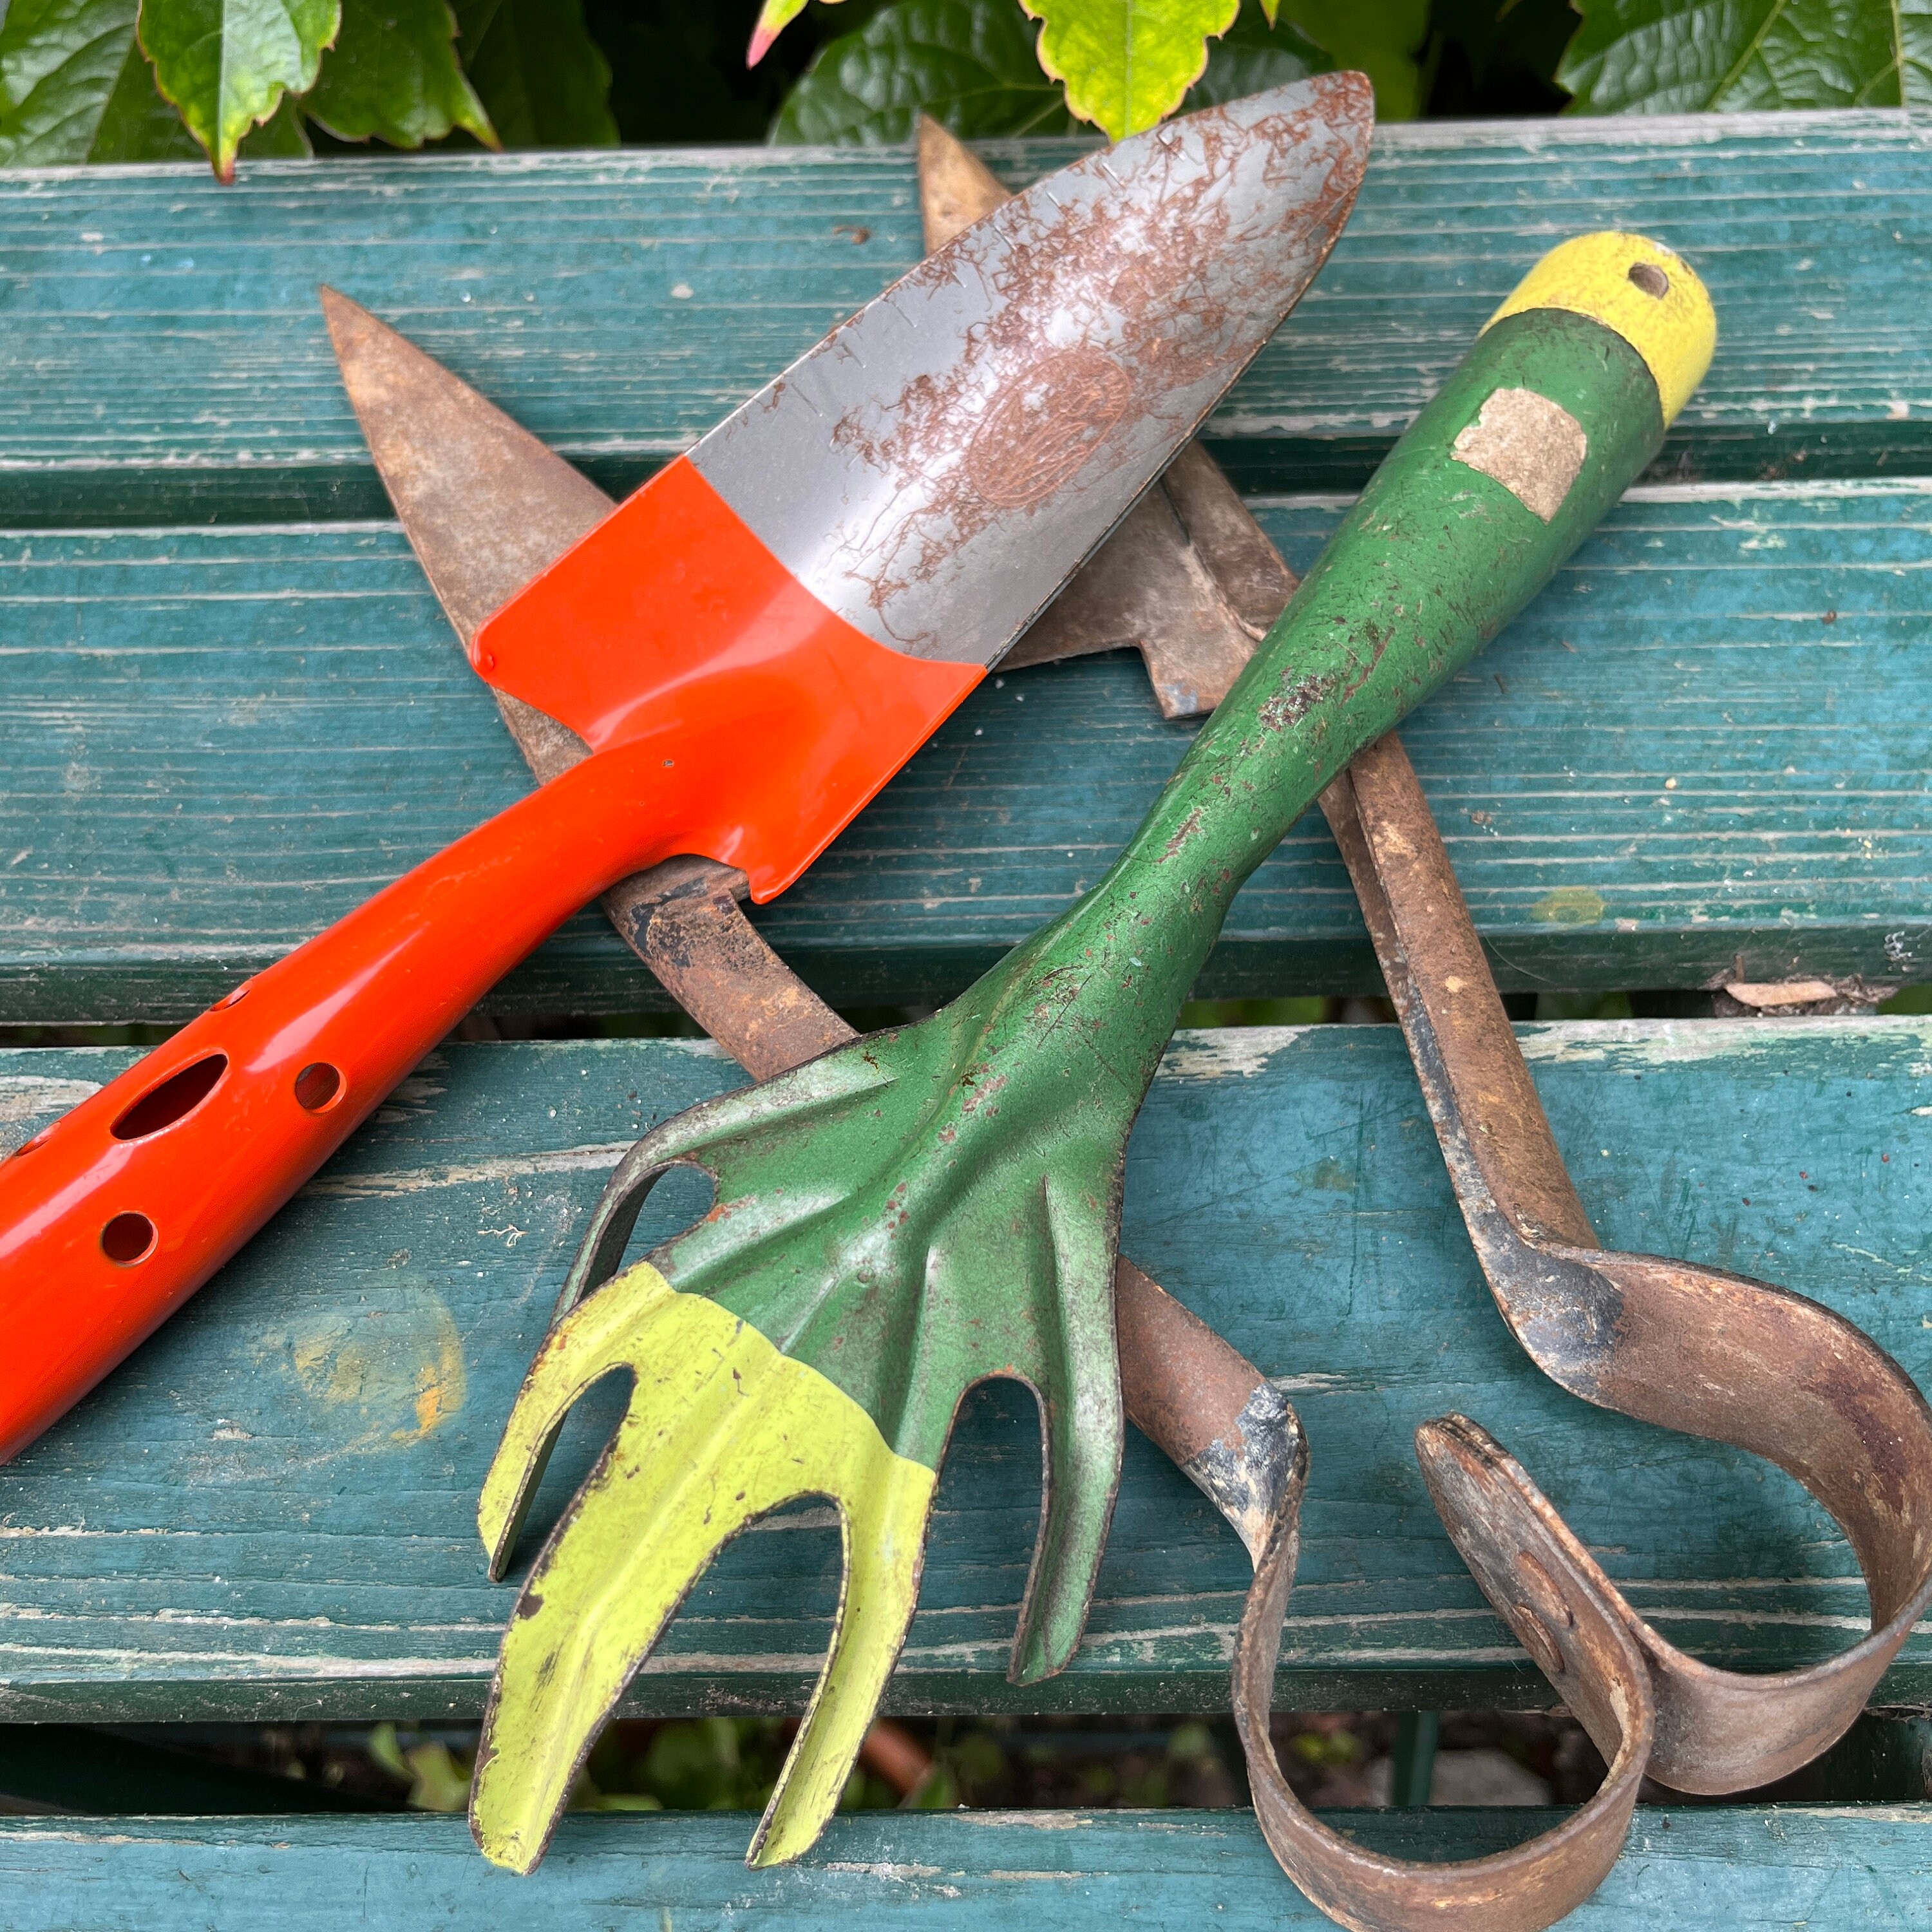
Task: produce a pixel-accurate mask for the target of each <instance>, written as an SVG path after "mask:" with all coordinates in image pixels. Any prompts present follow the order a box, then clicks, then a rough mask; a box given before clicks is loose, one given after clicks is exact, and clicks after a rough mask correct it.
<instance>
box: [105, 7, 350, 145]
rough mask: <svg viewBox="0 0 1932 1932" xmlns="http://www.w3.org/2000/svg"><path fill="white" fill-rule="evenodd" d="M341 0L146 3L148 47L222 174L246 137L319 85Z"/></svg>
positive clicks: (157, 74)
mask: <svg viewBox="0 0 1932 1932" xmlns="http://www.w3.org/2000/svg"><path fill="white" fill-rule="evenodd" d="M340 24H341V5H340V0H141V18H140V36H141V45H142V47H143V48H144V49H145V50H146V52H147V55H148V59H149V60H151V61H152V62H154V80H155V83H156V84H157V86H159V87H160V90H161V92H162V93H163V95H165V96H166V98H168V99H169V101H172V102H173V103H174V104H175V107H178V108H179V109H180V110H181V118H182V120H183V121H185V122H186V123H187V129H188V132H189V133H191V134H192V135H193V136H194V137H195V139H196V140H197V141H199V142H200V143H201V145H202V147H203V148H205V150H206V151H207V154H208V159H209V160H211V162H212V163H214V172H215V173H216V174H217V175H219V176H220V178H221V179H222V180H223V181H229V180H232V179H233V177H234V173H235V154H236V149H237V148H239V146H240V145H241V141H242V136H243V135H245V133H248V130H249V129H250V128H251V127H254V125H255V124H257V122H258V121H266V120H267V119H268V118H269V116H270V115H272V114H273V113H275V110H276V109H277V108H278V107H280V106H281V101H282V96H283V95H284V94H285V93H293V94H306V93H307V92H308V90H309V89H311V87H313V86H314V85H315V79H316V74H317V70H318V69H319V68H320V66H321V64H322V51H323V48H325V47H326V46H328V45H329V43H330V42H331V41H332V40H334V39H335V33H336V29H337V28H338V26H339V25H340Z"/></svg>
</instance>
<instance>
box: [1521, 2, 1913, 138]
mask: <svg viewBox="0 0 1932 1932" xmlns="http://www.w3.org/2000/svg"><path fill="white" fill-rule="evenodd" d="M1575 5H1576V7H1577V12H1579V13H1581V14H1582V15H1583V25H1582V26H1580V28H1577V35H1576V37H1575V39H1574V40H1572V41H1571V43H1570V46H1569V48H1568V51H1567V52H1565V54H1564V56H1563V61H1562V65H1561V66H1559V68H1558V69H1557V70H1556V78H1557V81H1558V83H1559V85H1560V86H1564V87H1567V88H1568V89H1569V90H1570V91H1571V93H1572V94H1574V95H1575V96H1576V100H1575V101H1574V103H1573V104H1572V111H1573V112H1574V113H1580V114H1681V113H1695V112H1698V111H1700V110H1706V109H1708V110H1715V111H1716V112H1718V113H1745V112H1748V111H1750V110H1754V109H1766V108H1781V107H1918V106H1922V105H1924V104H1927V103H1932V5H1928V0H1691V4H1688V5H1687V4H1685V0H1575Z"/></svg>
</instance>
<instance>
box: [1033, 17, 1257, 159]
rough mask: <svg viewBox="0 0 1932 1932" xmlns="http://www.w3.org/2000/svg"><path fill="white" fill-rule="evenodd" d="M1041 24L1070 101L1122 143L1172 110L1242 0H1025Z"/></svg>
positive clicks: (1049, 65) (1047, 52) (1050, 64)
mask: <svg viewBox="0 0 1932 1932" xmlns="http://www.w3.org/2000/svg"><path fill="white" fill-rule="evenodd" d="M1022 4H1023V5H1025V7H1026V10H1027V11H1028V13H1031V15H1032V16H1033V17H1034V19H1035V20H1039V21H1040V22H1041V23H1043V25H1042V28H1041V31H1040V65H1041V66H1042V67H1043V68H1045V69H1046V71H1047V72H1048V73H1049V74H1051V75H1052V77H1054V79H1055V80H1058V81H1061V82H1063V83H1065V86H1066V89H1067V106H1068V107H1070V108H1071V109H1072V110H1073V112H1074V113H1076V114H1077V115H1079V117H1080V118H1081V119H1082V120H1083V121H1093V122H1094V124H1096V125H1097V126H1098V127H1101V128H1103V130H1105V131H1106V133H1107V134H1108V135H1109V137H1110V138H1111V139H1114V140H1116V141H1118V140H1121V139H1124V137H1125V136H1127V135H1129V134H1138V133H1140V132H1141V130H1142V129H1143V128H1146V127H1153V126H1154V124H1155V123H1156V122H1157V121H1162V120H1164V119H1166V117H1167V116H1168V115H1170V114H1172V113H1173V112H1174V110H1175V109H1176V108H1177V107H1179V106H1180V105H1181V101H1182V99H1183V98H1184V96H1185V95H1186V94H1187V90H1188V89H1190V87H1192V86H1193V85H1194V83H1196V81H1197V80H1199V79H1200V78H1201V75H1202V70H1203V69H1205V68H1206V66H1207V65H1208V41H1209V40H1212V39H1217V38H1218V37H1220V35H1221V34H1225V33H1226V31H1228V29H1229V28H1230V27H1232V26H1233V25H1234V24H1235V13H1236V12H1237V11H1238V9H1239V6H1240V0H1022Z"/></svg>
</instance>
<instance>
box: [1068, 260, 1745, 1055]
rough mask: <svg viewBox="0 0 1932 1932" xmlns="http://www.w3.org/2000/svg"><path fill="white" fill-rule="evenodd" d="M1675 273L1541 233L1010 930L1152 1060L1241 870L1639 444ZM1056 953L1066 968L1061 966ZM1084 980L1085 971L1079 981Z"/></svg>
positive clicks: (1694, 354)
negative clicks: (1070, 973)
mask: <svg viewBox="0 0 1932 1932" xmlns="http://www.w3.org/2000/svg"><path fill="white" fill-rule="evenodd" d="M1715 335H1716V326H1715V318H1714V317H1713V315H1712V309H1711V305H1710V301H1709V297H1708V296H1706V293H1705V292H1704V290H1703V287H1702V285H1701V284H1700V283H1699V281H1697V277H1696V276H1695V275H1694V274H1693V273H1692V272H1691V270H1690V269H1689V268H1688V267H1687V266H1685V264H1684V263H1682V262H1681V261H1680V260H1678V258H1677V257H1675V256H1674V255H1673V254H1670V252H1669V251H1667V250H1665V249H1663V248H1659V247H1658V246H1657V245H1655V244H1654V243H1652V242H1646V241H1643V240H1642V239H1640V238H1639V237H1637V236H1624V235H1598V236H1583V237H1580V238H1579V239H1577V240H1574V241H1572V242H1566V243H1565V244H1564V245H1562V247H1560V248H1557V249H1556V250H1555V251H1553V252H1552V254H1550V255H1549V256H1547V257H1545V258H1544V261H1543V262H1542V263H1541V264H1539V265H1538V268H1537V269H1535V270H1534V271H1533V272H1532V274H1531V275H1530V276H1529V278H1527V279H1526V281H1525V282H1524V283H1523V285H1522V287H1520V289H1519V290H1517V293H1516V295H1515V296H1512V297H1511V300H1510V301H1509V302H1507V303H1505V305H1504V307H1503V308H1502V310H1501V311H1499V313H1498V315H1497V316H1496V318H1495V319H1494V320H1493V321H1492V322H1491V323H1490V325H1489V326H1488V327H1487V329H1485V330H1484V333H1483V334H1482V335H1481V336H1480V337H1479V338H1478V340H1477V341H1476V343H1475V346H1474V347H1472V349H1471V350H1470V352H1469V354H1468V356H1466V357H1465V358H1464V359H1463V362H1462V364H1461V365H1460V367H1459V368H1457V370H1456V371H1455V373H1454V374H1453V375H1452V376H1451V377H1450V378H1449V380H1448V382H1447V383H1445V384H1444V386H1443V387H1442V391H1441V392H1440V393H1439V395H1437V396H1436V399H1435V401H1433V402H1432V403H1431V404H1430V405H1429V406H1428V407H1427V408H1426V409H1425V410H1424V411H1423V413H1421V416H1419V417H1418V418H1417V419H1416V421H1415V423H1414V424H1413V425H1412V426H1411V428H1409V431H1408V433H1407V434H1406V435H1405V436H1404V437H1403V438H1402V440H1401V441H1400V443H1397V445H1396V446H1395V448H1394V449H1393V450H1392V451H1391V452H1390V453H1389V455H1388V458H1387V459H1386V460H1385V461H1384V463H1382V467H1381V468H1380V469H1379V470H1378V471H1377V472H1376V475H1375V476H1374V478H1373V480H1372V481H1370V484H1369V486H1368V487H1367V490H1365V491H1364V493H1363V494H1362V496H1361V500H1360V501H1359V502H1358V503H1357V504H1356V505H1355V508H1354V509H1353V510H1352V511H1350V513H1349V515H1348V517H1346V520H1344V521H1343V524H1342V526H1341V527H1340V529H1339V530H1337V532H1336V534H1335V535H1334V538H1333V539H1332V540H1331V541H1330V543H1329V544H1328V547H1327V549H1326V550H1324V551H1323V553H1322V556H1321V557H1320V559H1319V561H1318V562H1316V565H1315V567H1314V568H1313V569H1312V570H1311V571H1310V572H1309V574H1308V575H1307V578H1306V579H1305V580H1304V582H1303V583H1302V586H1301V589H1300V590H1299V592H1298V593H1297V594H1296V595H1295V598H1294V599H1293V601H1292V602H1291V603H1290V604H1289V606H1288V607H1287V609H1286V610H1284V611H1283V613H1282V616H1281V617H1280V620H1279V621H1278V622H1277V623H1276V624H1275V625H1274V628H1273V629H1272V630H1271V631H1270V632H1269V633H1268V637H1267V638H1266V640H1265V641H1264V643H1262V647H1261V649H1259V651H1258V652H1256V655H1255V656H1254V658H1253V660H1252V661H1251V662H1250V664H1249V665H1248V667H1247V670H1246V671H1245V672H1244V673H1243V674H1242V676H1241V679H1239V681H1238V682H1237V683H1236V685H1235V688H1233V690H1232V691H1230V692H1229V695H1228V697H1227V698H1226V700H1224V702H1223V703H1222V705H1221V707H1220V709H1219V710H1218V711H1217V712H1215V714H1214V717H1213V718H1211V720H1210V721H1209V723H1208V725H1207V727H1205V729H1204V730H1202V733H1201V735H1200V736H1199V738H1197V739H1196V741H1195V742H1194V745H1193V748H1192V749H1191V750H1190V752H1189V754H1188V755H1187V758H1186V759H1185V760H1184V761H1183V763H1182V764H1181V767H1180V769H1178V771H1177V772H1175V775H1174V777H1173V778H1172V780H1171V781H1169V784H1168V785H1167V787H1166V790H1164V791H1163V793H1162V795H1161V797H1160V799H1159V801H1158V802H1157V804H1156V805H1155V806H1154V809H1153V810H1152V811H1151V812H1150V813H1149V814H1148V817H1147V818H1146V820H1145V821H1144V822H1143V823H1142V826H1141V827H1140V829H1139V831H1138V832H1136V834H1135V835H1134V837H1133V839H1132V840H1131V841H1130V842H1129V844H1128V845H1127V847H1126V849H1125V850H1124V851H1123V852H1122V853H1121V856H1120V858H1119V859H1118V861H1117V862H1116V863H1115V865H1114V867H1113V868H1112V871H1110V872H1109V874H1108V876H1107V877H1106V878H1105V879H1104V880H1103V881H1102V882H1101V883H1100V886H1098V887H1097V889H1096V890H1095V891H1094V893H1093V894H1092V895H1091V896H1090V898H1088V900H1087V901H1085V903H1083V904H1082V905H1081V906H1079V907H1076V909H1075V910H1073V912H1072V913H1070V915H1068V916H1067V919H1066V920H1065V921H1063V922H1056V924H1055V926H1053V927H1051V928H1049V929H1047V931H1046V932H1043V933H1042V934H1040V935H1037V938H1035V940H1034V941H1032V942H1030V949H1031V950H1037V951H1038V952H1039V953H1040V955H1041V962H1040V963H1041V964H1042V965H1043V966H1045V965H1046V964H1047V962H1049V960H1051V961H1052V962H1054V963H1055V965H1058V964H1059V963H1060V962H1067V965H1071V964H1072V961H1073V959H1079V960H1080V961H1081V962H1082V965H1083V966H1084V967H1085V968H1086V969H1087V970H1088V971H1098V972H1099V973H1100V974H1101V975H1102V976H1103V977H1106V978H1108V979H1111V980H1112V981H1113V982H1114V984H1115V989H1116V992H1117V994H1118V997H1116V998H1112V999H1109V1000H1106V1001H1103V1002H1101V1003H1100V1008H1099V1009H1098V1010H1097V1017H1098V1018H1099V1019H1100V1027H1101V1028H1102V1029H1104V1030H1106V1031H1115V1030H1118V1037H1117V1038H1115V1039H1114V1040H1111V1041H1109V1040H1102V1039H1097V1040H1096V1041H1095V1044H1096V1045H1097V1046H1103V1049H1105V1050H1106V1057H1107V1058H1108V1059H1109V1061H1110V1062H1111V1064H1113V1065H1114V1066H1115V1067H1117V1068H1119V1069H1121V1070H1125V1068H1126V1067H1127V1066H1128V1065H1129V1064H1136V1063H1138V1064H1139V1065H1140V1066H1141V1067H1142V1068H1144V1070H1145V1073H1147V1074H1148V1075H1150V1076H1151V1072H1152V1067H1153V1057H1154V1056H1157V1055H1158V1054H1159V1052H1160V1050H1161V1048H1162V1047H1163V1045H1164V1044H1165V1043H1166V1038H1167V1035H1168V1031H1169V1028H1170V1027H1171V1025H1172V1020H1173V1014H1174V1012H1175V1008H1176V1007H1177V1005H1178V1002H1179V1001H1180V1000H1181V999H1182V998H1185V996H1186V993H1187V989H1188V988H1189V987H1190V986H1191V984H1192V983H1193V980H1194V977H1195V975H1196V973H1197V972H1198V971H1199V968H1200V966H1201V965H1202V962H1203V961H1204V960H1205V958H1206V956H1207V954H1208V950H1209V949H1210V948H1211V946H1212V945H1213V943H1214V938H1215V935H1216V934H1217V932H1219V930H1220V925H1221V922H1222V919H1223V916H1225V915H1226V911H1227V908H1228V905H1229V901H1231V900H1232V898H1233V897H1234V895H1235V892H1236V891H1237V890H1238V889H1239V887H1240V886H1241V883H1242V882H1243V881H1244V880H1246V879H1247V877H1248V876H1249V874H1250V873H1252V872H1253V871H1254V869H1255V868H1256V866H1257V865H1259V864H1260V863H1261V862H1262V859H1265V857H1266V856H1268V853H1270V852H1271V851H1272V850H1274V847H1275V846H1276V845H1277V844H1278V843H1279V842H1280V840H1281V839H1282V838H1283V835H1285V834H1286V832H1287V831H1288V829H1289V827H1290V826H1292V824H1293V823H1295V820H1296V819H1297V818H1298V817H1300V816H1301V814H1302V813H1303V812H1304V811H1306V810H1307V808H1308V806H1309V805H1310V803H1311V802H1313V799H1314V798H1315V796H1316V793H1318V792H1319V791H1320V790H1321V789H1322V787H1323V786H1324V785H1325V784H1327V783H1328V781H1329V780H1330V779H1331V778H1333V777H1334V775H1335V774H1336V773H1337V772H1339V771H1340V769H1342V768H1343V766H1345V765H1346V763H1348V761H1349V759H1350V758H1352V757H1353V756H1354V755H1355V753H1356V752H1357V751H1358V750H1360V749H1361V748H1362V747H1363V746H1364V745H1367V744H1369V743H1370V742H1373V740H1374V739H1377V738H1379V737H1380V736H1382V734H1383V733H1385V731H1387V730H1390V729H1391V727H1393V726H1394V724H1396V723H1397V721H1398V720H1399V719H1400V718H1401V717H1402V716H1403V714H1404V713H1405V712H1407V711H1409V710H1410V709H1412V708H1413V706H1415V705H1416V704H1418V703H1420V702H1421V700H1423V699H1424V698H1425V697H1427V696H1428V695H1429V694H1430V692H1432V691H1434V690H1435V689H1436V687H1437V686H1438V685H1440V684H1442V682H1444V681H1445V679H1448V677H1449V676H1451V675H1452V674H1453V673H1454V672H1455V671H1456V670H1457V669H1458V668H1459V667H1460V666H1461V665H1462V664H1464V663H1466V661H1468V660H1469V658H1471V657H1472V656H1473V655H1475V652H1477V651H1478V650H1479V649H1481V647H1482V646H1484V644H1486V643H1488V642H1489V640H1490V639H1491V638H1492V637H1494V636H1495V635H1496V633H1497V632H1498V631H1499V630H1501V629H1502V627H1503V626H1504V625H1505V624H1506V623H1508V622H1509V620H1510V619H1511V618H1512V617H1513V616H1515V614H1516V613H1517V612H1518V611H1519V610H1521V609H1522V607H1523V605H1524V604H1526V603H1527V602H1528V601H1529V600H1530V598H1532V597H1533V596H1534V595H1535V594H1536V592H1538V590H1540V589H1541V588H1542V587H1543V586H1544V584H1545V583H1547V582H1548V580H1549V579H1550V577H1551V575H1552V574H1553V572H1554V571H1555V570H1556V568H1557V566H1558V565H1559V564H1560V563H1561V562H1562V561H1563V559H1565V557H1566V556H1568V555H1569V554H1570V553H1571V551H1572V550H1574V548H1575V547H1576V546H1577V544H1578V543H1580V541H1582V539H1583V538H1584V536H1585V535H1587V534H1588V533H1589V531H1590V530H1591V529H1592V527H1593V526H1595V523H1597V521H1598V519H1599V518H1600V517H1601V516H1602V514H1603V513H1604V511H1605V510H1606V509H1607V508H1609V506H1610V505H1611V504H1612V503H1613V502H1615V501H1616V499H1617V498H1618V497H1619V496H1620V495H1621V494H1622V492H1623V491H1624V490H1625V488H1626V487H1628V485H1629V484H1631V482H1632V481H1634V479H1635V478H1637V476H1638V475H1640V473H1641V472H1642V471H1643V469H1644V467H1645V466H1646V464H1647V463H1649V461H1650V460H1651V459H1652V458H1653V457H1654V456H1655V455H1656V453H1657V451H1658V448H1659V446H1660V445H1661V443H1662V441H1663V438H1664V430H1665V428H1666V427H1667V424H1668V422H1669V421H1670V418H1671V416H1673V414H1674V413H1676V410H1677V409H1678V408H1679V407H1681V406H1682V403H1683V401H1685V398H1688V395H1689V394H1690V392H1691V390H1692V389H1694V387H1695V386H1696V384H1697V381H1698V380H1699V379H1700V377H1702V375H1703V372H1704V370H1705V368H1706V367H1707V366H1708V365H1709V360H1710V354H1711V350H1712V345H1713V344H1714V343H1715ZM1076 970H1078V969H1076ZM1083 977H1084V975H1083Z"/></svg>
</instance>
